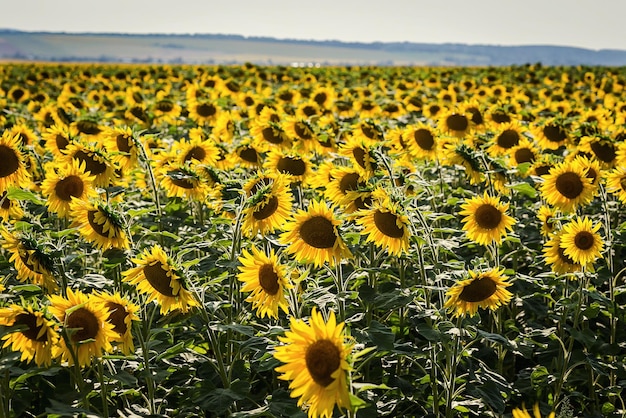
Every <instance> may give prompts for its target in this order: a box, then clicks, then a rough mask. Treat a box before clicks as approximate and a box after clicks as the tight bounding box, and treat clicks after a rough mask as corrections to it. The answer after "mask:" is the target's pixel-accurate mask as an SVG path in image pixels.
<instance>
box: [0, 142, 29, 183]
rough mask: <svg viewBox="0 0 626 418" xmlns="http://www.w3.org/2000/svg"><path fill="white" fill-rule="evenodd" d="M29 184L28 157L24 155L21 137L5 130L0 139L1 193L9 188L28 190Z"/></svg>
mask: <svg viewBox="0 0 626 418" xmlns="http://www.w3.org/2000/svg"><path fill="white" fill-rule="evenodd" d="M29 184H30V179H29V173H28V170H27V168H26V156H25V155H24V154H23V153H22V150H21V147H20V140H19V136H18V135H12V134H11V133H10V131H9V130H5V131H4V132H3V133H2V137H0V191H6V190H8V189H9V187H18V188H27V187H28V186H29Z"/></svg>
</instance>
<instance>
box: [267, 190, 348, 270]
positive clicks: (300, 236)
mask: <svg viewBox="0 0 626 418" xmlns="http://www.w3.org/2000/svg"><path fill="white" fill-rule="evenodd" d="M339 224H340V221H339V220H338V219H336V218H335V216H334V214H333V211H332V209H331V208H329V207H328V205H327V204H326V202H325V201H313V202H311V204H310V205H309V207H308V210H306V211H304V210H298V212H297V213H296V214H295V215H294V216H293V221H291V222H289V223H287V224H286V225H285V228H284V229H285V232H283V233H282V234H281V235H280V238H279V240H280V242H281V243H282V244H283V245H288V247H287V250H286V251H287V252H288V253H290V254H294V256H295V257H296V259H297V260H298V261H299V262H302V263H312V264H314V265H315V266H317V267H319V266H321V265H323V264H324V263H325V262H328V264H329V265H331V266H334V265H335V264H336V263H338V262H341V260H342V259H343V258H347V257H350V256H351V255H352V254H351V253H350V250H349V249H348V247H347V246H346V244H345V243H344V242H343V240H342V239H341V237H340V236H339V233H338V231H337V226H338V225H339Z"/></svg>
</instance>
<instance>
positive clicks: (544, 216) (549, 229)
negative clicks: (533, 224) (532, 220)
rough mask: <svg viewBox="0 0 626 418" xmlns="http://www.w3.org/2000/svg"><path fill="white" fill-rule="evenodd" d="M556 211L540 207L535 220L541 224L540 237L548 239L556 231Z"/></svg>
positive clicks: (548, 207) (547, 207) (543, 206)
mask: <svg viewBox="0 0 626 418" xmlns="http://www.w3.org/2000/svg"><path fill="white" fill-rule="evenodd" d="M555 216H556V210H554V208H551V207H550V206H546V205H542V206H541V207H540V208H539V211H538V212H537V219H539V221H540V222H541V235H543V236H544V237H549V236H550V235H552V234H553V233H554V232H555V231H556V220H555V219H554V218H555Z"/></svg>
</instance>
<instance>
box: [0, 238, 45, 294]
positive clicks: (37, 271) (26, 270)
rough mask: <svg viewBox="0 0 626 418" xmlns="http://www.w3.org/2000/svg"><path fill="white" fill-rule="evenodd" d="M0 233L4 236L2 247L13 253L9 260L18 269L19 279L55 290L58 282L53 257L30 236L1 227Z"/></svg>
mask: <svg viewBox="0 0 626 418" xmlns="http://www.w3.org/2000/svg"><path fill="white" fill-rule="evenodd" d="M0 233H1V234H2V237H3V238H4V242H3V243H2V247H3V248H4V249H5V250H7V251H9V252H10V253H11V256H10V257H9V261H10V262H11V263H13V266H14V267H15V270H17V279H18V280H19V281H21V282H31V283H33V284H36V285H38V286H42V287H43V288H44V289H46V290H47V291H50V292H54V291H55V290H56V289H57V283H56V280H55V278H54V262H53V261H52V257H51V256H50V255H49V254H48V253H46V252H45V251H44V250H43V249H42V248H41V246H40V245H38V244H37V242H36V241H35V240H34V239H33V238H31V237H29V236H25V235H15V234H12V233H10V232H9V231H7V230H5V229H1V230H0Z"/></svg>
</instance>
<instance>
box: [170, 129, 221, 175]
mask: <svg viewBox="0 0 626 418" xmlns="http://www.w3.org/2000/svg"><path fill="white" fill-rule="evenodd" d="M191 131H192V130H190V133H189V137H190V138H191V139H190V140H189V141H179V142H176V143H175V144H174V146H172V153H173V154H175V155H177V158H178V163H180V164H190V165H196V164H205V165H210V166H212V167H213V166H215V163H216V162H217V158H218V156H219V154H220V151H219V149H218V148H217V146H216V145H215V144H214V143H213V141H211V140H207V139H203V138H202V135H200V134H198V132H197V131H194V132H191Z"/></svg>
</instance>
